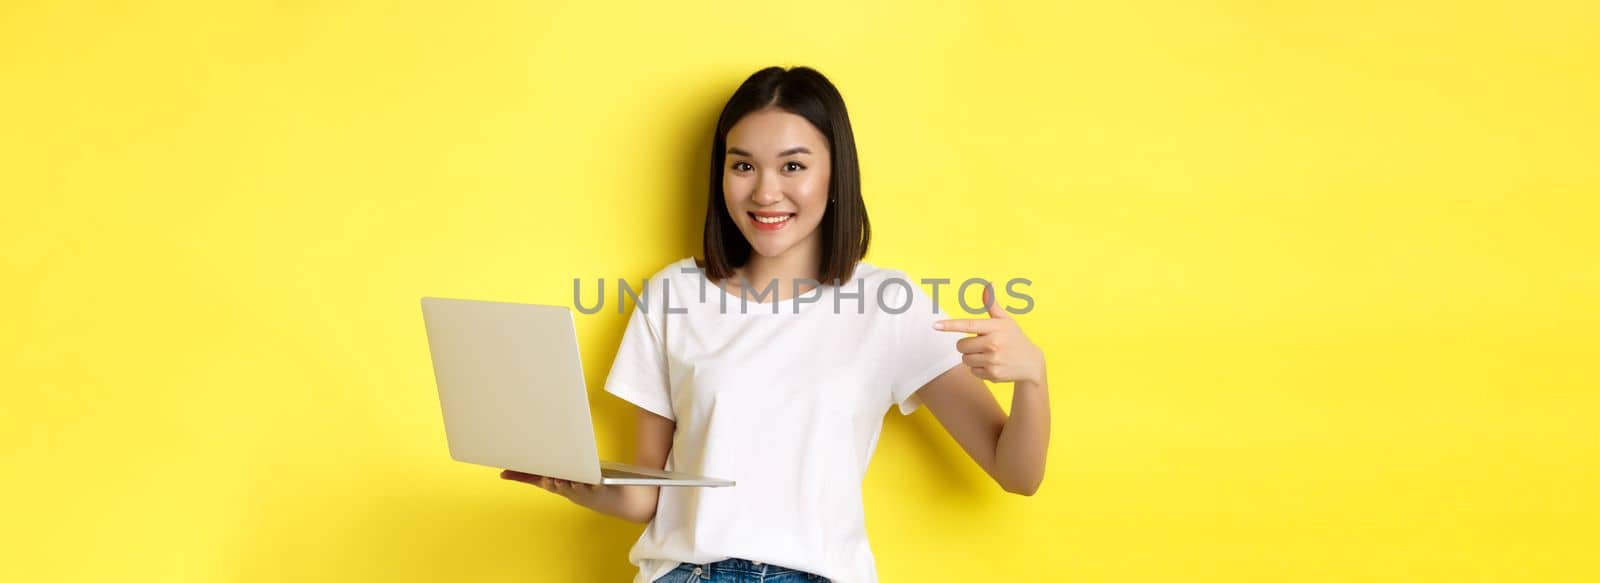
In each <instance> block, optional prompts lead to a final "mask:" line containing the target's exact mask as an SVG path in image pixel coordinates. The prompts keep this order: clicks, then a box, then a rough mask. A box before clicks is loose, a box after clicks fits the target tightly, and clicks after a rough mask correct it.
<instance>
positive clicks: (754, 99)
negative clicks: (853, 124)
mask: <svg viewBox="0 0 1600 583" xmlns="http://www.w3.org/2000/svg"><path fill="white" fill-rule="evenodd" d="M768 106H775V107H777V108H779V109H782V110H784V111H787V112H789V113H793V114H795V115H798V116H800V117H803V118H805V119H806V121H808V122H811V125H813V126H815V127H816V128H817V131H820V132H822V135H823V136H826V137H827V138H828V151H829V162H830V164H829V165H830V166H831V167H832V169H831V171H830V173H829V177H828V207H827V210H826V211H824V212H823V215H822V224H820V225H818V226H817V228H819V229H821V230H822V252H821V257H820V258H819V261H818V265H817V280H818V283H823V284H827V283H832V282H838V281H843V280H847V279H849V278H850V275H851V274H853V273H854V272H855V267H856V262H858V261H860V260H861V258H862V257H866V255H867V243H868V241H870V240H871V239H872V228H871V226H870V225H869V224H868V222H867V206H866V203H865V202H864V201H862V200H861V167H860V165H859V164H858V163H857V162H856V138H855V134H854V133H853V132H851V131H850V116H849V115H848V114H847V113H846V112H845V108H844V98H843V97H841V96H840V95H839V90H838V89H837V88H835V87H834V86H833V83H830V82H828V78H827V77H823V76H822V73H818V72H817V71H816V70H814V69H811V68H809V67H793V68H790V69H788V70H784V69H783V68H782V67H767V68H765V69H762V70H760V71H756V72H755V74H753V75H751V76H750V78H748V79H745V80H744V84H742V85H740V86H739V89H738V90H737V91H734V92H733V97H730V98H728V104H727V105H725V106H723V107H722V116H721V117H719V118H717V131H716V134H715V137H713V138H712V140H711V189H710V190H711V192H710V199H708V200H707V203H706V227H705V260H704V261H703V262H701V263H702V267H703V268H704V269H705V272H706V276H707V277H708V278H710V279H712V280H714V281H721V280H723V279H725V278H728V277H732V276H733V268H735V267H740V266H743V265H744V264H745V262H746V261H749V259H750V252H751V249H750V242H749V241H747V240H745V238H744V235H743V234H742V233H740V232H739V226H738V225H736V224H735V223H734V222H733V217H732V216H731V215H730V214H729V212H728V205H727V202H726V201H724V200H723V199H722V196H723V195H722V172H723V166H724V165H725V164H726V163H727V148H728V130H730V129H732V128H733V125H734V124H735V123H738V121H739V120H740V119H742V118H744V116H746V115H748V114H750V113H752V112H755V111H758V110H761V109H764V108H766V107H768Z"/></svg>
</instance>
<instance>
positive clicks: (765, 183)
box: [750, 179, 783, 206]
mask: <svg viewBox="0 0 1600 583" xmlns="http://www.w3.org/2000/svg"><path fill="white" fill-rule="evenodd" d="M750 200H753V201H755V203H756V204H759V205H762V206H766V205H771V204H777V203H778V202H781V201H782V200H783V191H782V190H781V189H779V188H778V181H777V180H774V179H763V180H761V181H759V182H757V183H756V189H755V192H754V193H753V195H752V196H751V197H750Z"/></svg>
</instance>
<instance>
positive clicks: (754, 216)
mask: <svg viewBox="0 0 1600 583" xmlns="http://www.w3.org/2000/svg"><path fill="white" fill-rule="evenodd" d="M747 214H748V215H749V217H750V223H751V224H753V225H755V227H756V230H757V231H776V230H779V229H782V228H784V227H786V226H788V225H789V223H791V222H793V221H794V213H747ZM763 220H767V221H773V220H776V221H777V222H772V223H768V222H762V221H763Z"/></svg>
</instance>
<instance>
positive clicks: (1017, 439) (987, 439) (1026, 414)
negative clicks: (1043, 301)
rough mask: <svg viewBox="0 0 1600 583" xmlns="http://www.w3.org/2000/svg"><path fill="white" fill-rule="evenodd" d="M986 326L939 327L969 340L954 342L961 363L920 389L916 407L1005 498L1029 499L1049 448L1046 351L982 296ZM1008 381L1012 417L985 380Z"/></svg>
mask: <svg viewBox="0 0 1600 583" xmlns="http://www.w3.org/2000/svg"><path fill="white" fill-rule="evenodd" d="M983 299H984V303H985V304H987V305H988V306H989V318H987V319H960V320H943V321H940V322H937V323H935V324H934V327H935V328H937V329H939V330H947V331H952V332H966V333H971V334H975V336H968V337H966V338H962V339H960V340H958V341H956V345H955V348H956V350H957V351H959V352H961V364H959V365H956V366H955V367H953V368H951V369H950V370H948V371H945V373H944V374H942V375H939V376H938V377H936V378H934V379H933V380H932V381H929V382H928V384H926V385H923V386H922V388H920V389H918V391H917V394H918V395H920V396H921V398H922V402H923V403H926V404H927V405H928V409H929V410H930V411H932V412H933V415H934V417H937V418H938V419H939V423H940V424H941V425H944V427H945V430H946V431H948V432H950V436H951V437H954V438H955V440H956V442H958V443H960V444H961V447H962V449H965V450H966V451H967V455H969V456H972V459H973V460H974V461H976V462H978V466H979V467H982V468H983V470H984V471H985V472H988V473H989V476H990V477H993V478H994V480H995V481H996V482H999V484H1000V487H1002V488H1005V490H1006V491H1007V492H1013V493H1016V494H1022V495H1024V496H1032V495H1033V494H1034V493H1035V492H1037V491H1038V490H1039V485H1040V483H1042V482H1044V464H1045V453H1046V451H1047V450H1048V449H1049V447H1050V391H1049V382H1048V381H1047V380H1046V378H1045V366H1044V351H1042V350H1039V347H1038V346H1035V345H1034V344H1033V342H1032V341H1031V340H1028V336H1027V335H1026V334H1023V333H1022V327H1021V326H1020V325H1018V324H1017V321H1016V320H1013V319H1011V317H1010V315H1009V314H1007V313H1006V312H1005V310H1004V309H1002V308H1000V305H999V304H998V303H996V302H994V301H993V294H992V292H991V291H989V290H988V289H987V288H986V289H985V290H984V298H983ZM984 380H989V381H994V382H1010V383H1012V384H1013V391H1012V393H1011V416H1010V417H1009V418H1008V417H1007V416H1006V414H1005V412H1004V411H1002V410H1001V409H1000V403H998V402H996V401H995V398H994V395H992V394H990V393H989V388H988V387H986V386H984V384H983V381H984Z"/></svg>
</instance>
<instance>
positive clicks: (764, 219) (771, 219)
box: [755, 215, 794, 225]
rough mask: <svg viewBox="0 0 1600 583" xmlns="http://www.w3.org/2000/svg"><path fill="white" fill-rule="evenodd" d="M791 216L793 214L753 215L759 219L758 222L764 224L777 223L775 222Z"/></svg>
mask: <svg viewBox="0 0 1600 583" xmlns="http://www.w3.org/2000/svg"><path fill="white" fill-rule="evenodd" d="M792 216H794V215H784V216H781V217H763V216H761V215H755V217H756V220H757V221H760V222H763V223H766V224H769V225H774V224H777V223H781V222H784V221H787V220H789V217H792Z"/></svg>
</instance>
